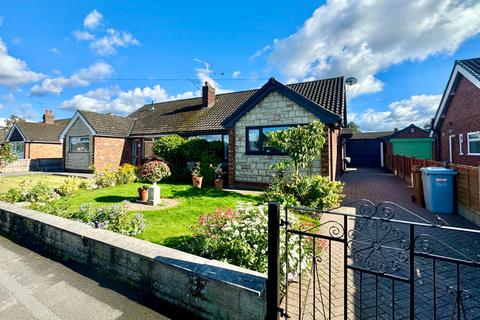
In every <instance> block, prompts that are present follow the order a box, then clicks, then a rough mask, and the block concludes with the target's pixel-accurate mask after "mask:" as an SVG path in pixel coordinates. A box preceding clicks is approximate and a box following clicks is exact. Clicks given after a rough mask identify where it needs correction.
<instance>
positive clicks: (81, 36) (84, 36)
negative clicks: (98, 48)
mask: <svg viewBox="0 0 480 320" xmlns="http://www.w3.org/2000/svg"><path fill="white" fill-rule="evenodd" d="M73 36H74V37H75V39H77V41H91V40H94V39H95V35H94V34H93V33H90V32H88V31H82V30H75V31H73Z"/></svg>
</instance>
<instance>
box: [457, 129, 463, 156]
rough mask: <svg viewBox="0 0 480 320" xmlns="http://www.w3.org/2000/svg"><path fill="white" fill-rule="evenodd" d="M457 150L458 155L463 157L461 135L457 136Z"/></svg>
mask: <svg viewBox="0 0 480 320" xmlns="http://www.w3.org/2000/svg"><path fill="white" fill-rule="evenodd" d="M458 150H459V154H460V155H463V133H460V134H459V135H458Z"/></svg>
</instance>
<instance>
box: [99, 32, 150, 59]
mask: <svg viewBox="0 0 480 320" xmlns="http://www.w3.org/2000/svg"><path fill="white" fill-rule="evenodd" d="M139 44H140V43H139V42H138V40H137V39H135V38H134V37H133V36H132V34H131V33H129V32H125V31H119V30H115V29H112V28H109V29H107V33H106V34H105V35H104V36H103V37H101V38H99V39H96V40H95V41H93V42H91V43H90V48H91V49H93V50H94V51H95V52H96V53H97V54H98V55H100V56H109V55H112V54H115V53H116V52H117V48H118V47H123V48H126V47H129V46H130V45H134V46H138V45H139Z"/></svg>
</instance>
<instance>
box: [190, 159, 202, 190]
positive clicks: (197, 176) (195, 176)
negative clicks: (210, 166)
mask: <svg viewBox="0 0 480 320" xmlns="http://www.w3.org/2000/svg"><path fill="white" fill-rule="evenodd" d="M202 181H203V177H202V175H201V173H200V162H197V163H195V168H193V170H192V183H193V187H194V188H201V187H202Z"/></svg>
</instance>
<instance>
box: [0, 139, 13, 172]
mask: <svg viewBox="0 0 480 320" xmlns="http://www.w3.org/2000/svg"><path fill="white" fill-rule="evenodd" d="M15 160H17V156H16V155H15V154H14V153H13V152H12V149H11V148H10V144H8V143H6V144H4V145H2V146H0V172H1V171H2V169H3V168H5V167H6V166H7V165H9V164H10V163H12V162H13V161H15Z"/></svg>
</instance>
